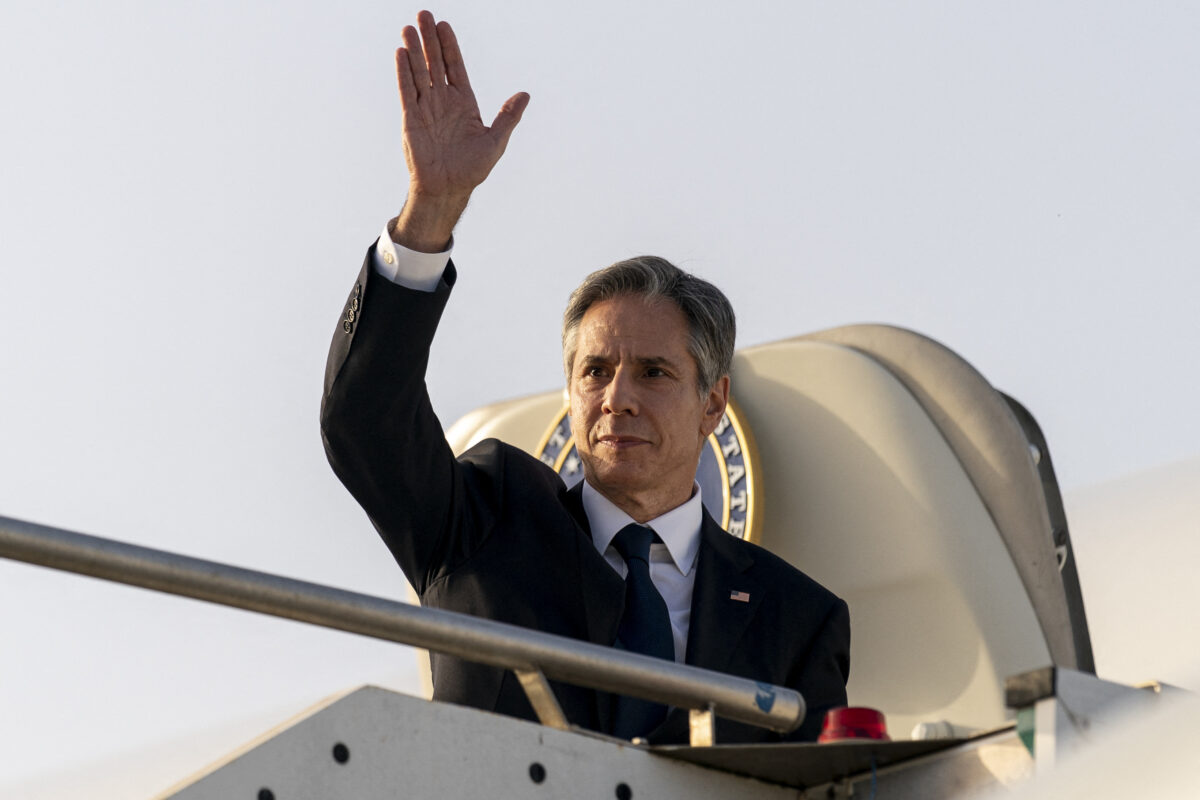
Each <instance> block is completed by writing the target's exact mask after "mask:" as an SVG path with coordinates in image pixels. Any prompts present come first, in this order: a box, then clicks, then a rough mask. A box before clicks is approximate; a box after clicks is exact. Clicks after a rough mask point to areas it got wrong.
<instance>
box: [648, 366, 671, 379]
mask: <svg viewBox="0 0 1200 800" xmlns="http://www.w3.org/2000/svg"><path fill="white" fill-rule="evenodd" d="M666 374H667V373H666V371H665V370H663V369H662V368H660V367H648V368H647V369H646V377H647V378H662V377H664V376H665V375H666Z"/></svg>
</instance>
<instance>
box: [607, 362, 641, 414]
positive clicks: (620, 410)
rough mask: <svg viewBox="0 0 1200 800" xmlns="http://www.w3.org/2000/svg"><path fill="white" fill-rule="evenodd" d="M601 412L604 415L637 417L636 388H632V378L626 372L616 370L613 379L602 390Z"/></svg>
mask: <svg viewBox="0 0 1200 800" xmlns="http://www.w3.org/2000/svg"><path fill="white" fill-rule="evenodd" d="M601 410H602V411H603V412H604V413H606V414H630V415H632V416H637V413H638V403H637V388H636V386H634V382H633V379H632V376H630V374H629V373H628V372H627V371H626V370H624V369H618V370H617V371H616V373H615V374H614V375H613V379H612V380H611V381H609V382H608V386H607V387H606V388H605V390H604V403H603V405H602V406H601Z"/></svg>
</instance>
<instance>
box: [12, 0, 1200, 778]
mask: <svg viewBox="0 0 1200 800" xmlns="http://www.w3.org/2000/svg"><path fill="white" fill-rule="evenodd" d="M416 10H417V8H416V7H407V6H397V5H396V4H393V3H383V2H376V3H368V2H357V3H353V2H347V3H338V4H332V3H320V4H318V3H266V2H246V1H245V0H239V2H236V3H235V2H209V3H169V4H162V3H150V2H107V3H99V4H97V3H86V2H61V3H53V4H48V3H34V2H16V3H14V2H9V3H6V4H5V6H4V10H3V11H2V12H0V52H2V53H3V54H4V56H3V57H4V64H5V67H4V69H3V70H0V98H3V102H4V110H3V124H2V125H0V152H2V153H3V156H2V160H0V163H2V164H3V172H2V183H0V186H2V188H0V221H2V228H0V231H2V232H0V319H2V320H3V322H4V326H5V330H6V336H5V339H6V342H7V346H6V347H4V348H3V350H2V351H0V374H2V375H3V376H4V381H3V384H0V386H2V391H0V514H2V515H6V516H11V517H17V518H24V519H30V520H34V521H39V522H44V523H49V524H53V525H57V526H60V527H64V528H68V529H74V530H81V531H84V532H89V533H95V534H99V535H104V536H110V537H113V538H118V539H123V540H127V541H133V542H138V543H143V544H148V545H151V546H154V547H159V548H163V549H168V550H177V551H181V552H186V553H188V554H193V555H199V556H202V557H205V558H211V559H216V560H224V561H229V562H233V563H237V564H240V565H245V566H251V567H254V568H257V569H262V570H266V571H271V572H278V573H282V574H287V575H293V576H297V577H301V578H305V579H309V580H316V581H321V582H324V583H331V584H335V585H339V586H345V587H349V588H353V589H356V590H359V591H364V592H369V593H373V594H380V595H386V596H392V597H397V598H402V597H404V592H405V588H404V584H403V581H402V579H401V576H400V574H399V571H398V570H397V568H396V567H395V566H394V564H393V563H392V562H391V560H390V558H389V556H388V555H387V553H386V551H385V550H384V548H383V547H382V545H381V544H379V543H378V542H377V540H376V538H375V535H374V533H373V531H372V530H371V528H370V526H369V525H368V524H367V522H366V520H365V518H364V517H363V515H362V513H361V512H360V511H359V510H358V509H357V507H356V506H355V504H354V502H353V501H352V499H351V498H350V497H349V495H348V494H347V493H346V492H345V491H344V490H343V489H342V488H341V486H340V485H339V484H338V483H337V481H336V479H335V478H334V476H333V474H332V472H331V471H330V470H329V468H328V466H327V465H326V463H325V459H324V455H323V453H322V451H321V446H320V441H319V436H318V432H317V410H318V402H319V397H320V390H321V380H322V370H323V364H324V358H325V350H326V347H327V345H328V342H329V338H330V336H331V334H332V332H333V330H334V326H335V324H336V323H337V321H338V318H339V315H340V313H341V308H342V303H343V301H344V299H345V295H346V292H347V290H348V289H349V287H350V284H351V282H352V280H353V278H354V275H355V273H356V271H357V269H358V266H359V263H360V261H361V258H362V254H363V251H364V250H365V249H366V247H367V246H368V244H369V243H370V241H371V240H372V239H373V238H374V237H375V236H376V235H377V234H378V232H379V230H380V228H381V227H382V225H383V223H384V221H385V220H386V219H387V218H388V217H389V216H391V215H392V214H394V213H395V211H396V210H397V209H398V208H399V205H400V204H401V202H402V200H403V189H404V176H403V162H402V158H401V155H400V145H399V107H398V103H397V101H396V99H395V90H394V83H393V76H392V74H391V69H392V67H391V60H392V48H394V46H395V45H396V44H397V43H398V41H399V30H400V27H401V26H402V25H403V24H406V23H408V22H410V21H411V20H412V18H413V17H414V16H415V12H416ZM434 10H435V12H436V13H438V14H439V16H441V17H445V18H447V19H450V20H451V21H452V22H453V23H454V24H455V27H456V29H457V30H458V33H459V37H460V41H461V42H462V46H463V49H464V52H465V54H466V58H467V64H468V67H469V68H470V69H471V73H472V78H473V82H474V84H475V88H476V92H477V94H478V97H479V99H480V102H481V105H482V106H483V108H484V115H485V118H488V119H490V117H491V115H492V114H494V112H495V110H496V108H497V107H498V106H499V104H500V102H501V101H502V100H503V99H504V98H505V97H507V96H508V95H509V94H511V93H512V92H514V91H517V90H525V91H528V92H530V94H531V95H532V102H531V105H530V107H529V110H528V111H527V113H526V116H525V119H524V121H523V122H522V123H521V125H520V127H519V128H518V130H517V132H516V134H515V135H514V137H513V140H512V143H511V145H510V147H509V151H508V153H507V155H506V156H505V158H504V160H503V161H502V162H501V163H500V165H499V166H498V168H497V170H496V172H495V173H494V174H493V176H492V178H491V180H490V181H489V182H488V183H487V184H486V185H485V186H484V187H483V188H482V189H481V190H480V191H479V192H478V193H477V194H476V198H475V200H474V202H473V204H472V207H471V208H470V209H469V210H468V213H467V216H466V218H465V219H464V221H463V223H462V225H461V226H460V228H459V231H458V235H457V249H456V253H455V259H456V262H457V263H458V265H459V267H460V272H461V279H460V281H459V285H458V288H457V289H456V291H455V296H454V298H453V300H452V303H451V306H450V308H449V310H448V312H447V315H446V320H445V322H444V324H443V332H444V333H443V335H442V337H441V338H440V339H439V340H438V341H437V343H436V345H435V350H434V363H433V365H432V367H431V371H430V376H429V384H430V390H431V394H432V395H433V400H434V403H435V407H437V408H438V409H439V411H440V413H441V415H442V418H443V421H444V422H445V423H447V424H449V423H450V422H451V421H453V420H454V419H456V418H457V417H458V416H460V415H461V414H462V413H464V412H466V411H467V410H469V409H471V408H473V407H475V406H478V405H481V404H484V403H486V402H490V401H493V400H497V399H501V398H504V397H510V396H514V395H520V394H527V393H531V392H535V391H541V390H545V389H550V388H555V387H556V386H558V384H559V381H560V375H559V370H560V367H559V357H558V352H557V325H558V316H559V313H560V311H561V308H562V305H563V303H564V300H565V298H566V295H567V293H568V292H569V291H570V289H571V288H572V287H573V286H574V285H575V283H576V282H577V281H578V280H579V278H580V277H582V275H583V274H584V273H586V272H587V271H590V270H591V269H594V268H597V267H600V266H603V265H605V264H607V263H610V262H612V261H614V260H617V259H619V258H623V257H626V256H629V255H634V254H637V253H643V252H649V253H655V254H659V255H663V256H666V257H668V258H670V259H672V260H674V261H676V262H677V263H679V264H681V265H682V266H684V267H686V268H688V269H691V270H693V271H696V272H699V273H700V274H702V275H704V276H705V277H708V278H710V279H711V280H713V281H714V282H716V283H717V284H718V285H720V286H722V287H723V288H724V289H725V290H726V291H727V292H728V294H729V295H730V297H731V298H732V300H733V301H734V305H735V307H736V308H737V309H738V312H739V316H740V323H741V336H740V338H739V343H740V344H741V345H742V346H746V345H750V344H756V343H761V342H765V341H771V340H775V339H780V338H785V337H789V336H794V335H798V334H801V333H805V332H809V331H813V330H817V329H820V328H825V327H831V326H835V325H842V324H848V323H852V322H863V321H872V322H887V323H892V324H897V325H902V326H906V327H911V328H914V329H916V330H918V331H920V332H922V333H925V334H927V335H930V336H932V337H934V338H936V339H939V340H941V341H943V342H944V343H946V344H947V345H949V346H950V347H952V348H953V349H955V350H956V351H958V352H959V353H960V354H962V355H963V356H964V357H965V358H967V359H968V360H969V361H971V362H972V363H973V364H974V365H975V366H976V367H977V368H978V369H980V371H982V372H983V373H984V375H986V376H987V377H988V378H989V379H990V380H992V382H993V383H994V384H996V385H997V386H998V387H1000V388H1002V389H1003V390H1005V391H1007V392H1008V393H1010V394H1012V395H1014V396H1015V397H1017V398H1018V399H1020V400H1021V401H1022V402H1023V403H1025V404H1026V405H1027V406H1028V407H1029V408H1030V409H1031V410H1032V411H1033V413H1034V414H1035V415H1036V416H1037V417H1038V419H1039V421H1040V422H1041V424H1042V427H1043V429H1044V430H1045V432H1046V435H1047V437H1048V439H1049V441H1050V444H1051V448H1052V452H1053V455H1054V459H1055V462H1056V465H1057V468H1058V473H1059V478H1060V481H1061V482H1062V484H1063V485H1064V486H1065V487H1068V488H1070V487H1080V486H1084V485H1087V484H1092V483H1095V482H1098V481H1101V480H1105V479H1109V478H1112V477H1115V476H1119V475H1122V474H1124V473H1128V472H1131V471H1134V470H1141V469H1145V468H1148V467H1151V466H1155V465H1159V464H1162V463H1166V462H1170V461H1175V460H1180V459H1186V458H1191V457H1194V456H1196V455H1197V454H1200V423H1197V414H1196V409H1197V408H1198V407H1200V377H1197V368H1196V366H1195V364H1196V357H1195V355H1194V350H1195V348H1196V342H1197V341H1198V340H1200V320H1198V315H1197V313H1196V302H1197V301H1196V298H1197V297H1198V296H1200V281H1198V280H1197V277H1196V268H1197V264H1198V263H1200V225H1198V224H1197V222H1198V220H1200V157H1198V156H1197V152H1196V144H1195V143H1196V142H1197V141H1200V82H1198V81H1197V80H1196V76H1197V75H1200V48H1198V47H1197V46H1196V42H1197V41H1200V7H1197V6H1195V5H1193V4H1187V3H1155V4H1129V3H1113V2H1094V1H1093V2H1065V3H1055V4H1046V3H1042V2H1036V3H1035V2H1010V3H1003V4H1001V3H971V4H958V3H931V2H915V3H904V4H870V5H867V4H850V3H832V2H828V3H817V2H795V3H783V2H779V3H745V2H743V3H737V4H733V3H723V2H722V3H717V2H709V3H703V4H698V3H694V2H673V3H656V4H648V3H645V2H627V1H625V0H606V2H604V3H596V4H586V5H584V6H583V7H581V8H576V7H570V8H568V7H567V6H564V5H563V4H560V3H552V2H520V1H517V2H508V3H494V2H482V0H474V1H473V2H468V1H467V0H463V2H447V3H443V4H442V5H441V6H439V7H437V8H435V9H434ZM735 391H736V387H735ZM1073 534H1074V536H1075V537H1076V540H1077V542H1079V541H1081V540H1082V539H1083V538H1084V537H1086V532H1083V531H1080V530H1078V529H1076V530H1074V532H1073ZM1085 580H1086V576H1085ZM0 599H2V600H3V603H4V607H5V608H6V609H7V610H6V612H5V614H4V615H3V616H2V617H0V619H2V620H3V622H0V749H2V750H3V751H4V752H5V753H6V755H7V756H9V757H11V758H6V759H5V761H6V763H3V764H0V786H2V785H3V781H4V780H5V779H6V778H9V777H12V776H18V777H19V776H23V775H34V774H41V773H42V772H43V771H45V770H49V769H52V768H54V766H55V765H56V764H57V765H61V764H62V763H63V759H64V753H68V754H74V755H73V756H72V757H74V758H79V757H81V756H79V755H78V754H80V753H84V754H88V755H89V756H91V757H96V758H100V757H103V756H105V755H106V754H107V753H110V752H111V753H116V752H119V751H123V750H131V749H132V750H136V749H137V748H138V747H141V746H143V743H144V742H145V741H147V740H148V739H153V740H155V741H161V740H164V739H168V738H170V737H173V736H183V735H186V734H187V733H188V732H189V731H193V730H195V729H196V728H197V727H198V726H202V725H205V724H215V723H216V722H219V721H223V720H226V719H230V718H234V717H238V716H239V715H244V716H247V717H250V716H254V715H256V714H260V713H268V712H270V711H271V710H272V709H278V708H282V709H284V710H285V711H286V710H294V709H295V707H296V698H297V697H301V698H305V701H306V702H307V699H311V698H315V697H319V696H320V695H322V694H324V693H326V692H329V691H333V690H335V689H338V688H341V687H343V686H347V685H351V684H352V683H354V682H361V681H362V680H373V681H376V682H389V681H390V682H392V683H394V684H395V685H409V684H410V683H411V681H412V669H411V658H410V657H409V656H408V655H407V654H406V653H404V652H402V651H399V650H397V649H396V648H394V647H390V646H387V645H382V644H377V643H373V642H367V641H363V640H359V639H357V638H355V637H349V636H343V635H335V634H326V633H323V632H317V631H308V630H307V629H306V628H304V627H303V626H299V625H293V624H291V623H284V622H276V621H272V620H261V619H256V618H253V617H252V616H251V615H244V614H241V613H239V612H231V611H225V610H213V609H207V608H203V607H201V606H200V605H199V604H196V603H191V602H189V601H182V600H176V599H171V598H165V597H157V596H156V597H150V596H149V595H145V594H143V593H140V592H135V591H133V590H129V589H125V588H121V587H114V586H102V585H99V584H97V583H96V582H94V581H90V580H84V579H80V578H76V577H72V576H65V575H55V574H51V573H49V572H46V571H43V570H38V569H34V568H32V567H27V566H25V565H18V564H12V563H7V562H5V563H0ZM314 654H324V655H325V657H326V660H324V661H323V660H321V659H320V658H318V657H317V656H316V655H314ZM332 656H336V658H333V657H332Z"/></svg>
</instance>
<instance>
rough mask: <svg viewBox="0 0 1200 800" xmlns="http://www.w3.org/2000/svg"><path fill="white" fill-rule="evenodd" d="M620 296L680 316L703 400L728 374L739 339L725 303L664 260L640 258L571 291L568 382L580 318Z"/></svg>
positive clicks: (566, 324) (566, 316) (566, 317)
mask: <svg viewBox="0 0 1200 800" xmlns="http://www.w3.org/2000/svg"><path fill="white" fill-rule="evenodd" d="M621 295H633V296H640V297H642V298H644V299H645V300H646V301H648V302H649V301H652V300H656V299H659V298H662V299H664V300H670V301H671V302H673V303H674V304H675V305H676V306H678V308H679V310H680V311H682V312H683V315H684V317H686V318H687V322H688V352H689V353H690V354H691V356H692V360H693V361H695V362H696V384H697V386H696V388H697V391H699V392H700V394H701V395H704V394H706V393H707V392H708V390H709V389H711V388H712V387H713V385H715V384H716V382H717V381H718V380H720V379H721V377H722V376H723V375H728V374H729V365H730V363H731V362H732V361H733V343H734V339H735V338H736V336H737V320H736V319H735V318H734V315H733V306H732V305H730V304H729V298H727V297H726V296H725V295H724V293H722V292H721V290H720V289H718V288H717V287H716V286H713V285H712V284H711V283H709V282H708V281H706V280H704V279H703V278H698V277H696V276H695V275H691V274H689V273H687V272H684V271H683V270H681V269H679V267H677V266H675V265H674V264H672V263H671V262H670V261H667V260H666V259H665V258H659V257H658V256H638V257H637V258H630V259H626V260H625V261H618V262H617V263H616V264H613V265H612V266H610V267H605V268H604V269H601V270H597V271H596V272H593V273H592V274H591V275H588V276H587V277H586V278H584V280H583V283H581V284H579V288H577V289H576V290H575V291H573V292H571V299H570V300H568V301H567V309H566V311H564V312H563V324H562V348H563V369H564V370H565V371H566V374H567V381H568V383H569V382H570V380H571V368H572V365H573V364H574V362H575V351H576V348H577V340H578V336H579V324H580V323H581V322H582V321H583V316H584V314H586V313H587V310H588V309H589V308H591V307H592V305H594V304H595V303H599V302H601V301H604V300H611V299H612V298H614V297H618V296H621Z"/></svg>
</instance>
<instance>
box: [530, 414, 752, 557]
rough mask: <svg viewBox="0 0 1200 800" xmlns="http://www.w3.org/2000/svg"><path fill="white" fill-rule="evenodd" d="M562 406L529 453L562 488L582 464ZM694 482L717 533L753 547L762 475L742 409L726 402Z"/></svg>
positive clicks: (579, 472)
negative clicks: (717, 527) (552, 473)
mask: <svg viewBox="0 0 1200 800" xmlns="http://www.w3.org/2000/svg"><path fill="white" fill-rule="evenodd" d="M567 411H568V409H567V407H566V406H564V407H563V409H562V410H561V411H559V412H558V414H557V415H556V416H555V417H554V421H553V422H551V424H550V427H549V428H548V429H547V430H546V433H545V434H544V435H543V436H542V440H541V442H540V443H539V444H538V447H537V449H536V450H534V452H533V454H534V455H535V456H536V457H537V458H538V459H540V460H541V462H542V463H543V464H545V465H546V466H548V467H550V468H551V469H553V470H554V471H555V472H557V473H558V474H559V477H561V478H562V479H563V481H565V482H566V484H567V486H574V485H575V484H576V483H579V481H581V480H583V464H582V462H580V460H579V454H578V453H577V452H575V438H574V437H573V436H572V435H571V418H570V417H568V416H567ZM696 483H698V484H700V492H701V494H702V496H703V498H704V507H705V509H707V510H708V513H709V514H711V515H712V518H713V519H714V520H716V521H717V522H718V523H719V524H720V525H721V527H722V528H724V529H725V530H726V531H728V532H729V533H730V535H732V536H736V537H738V538H739V539H746V540H747V541H751V542H754V543H755V544H758V543H759V541H760V539H759V537H760V535H761V533H760V531H759V527H760V526H761V524H762V523H761V520H762V510H761V506H762V499H761V498H762V491H761V489H760V484H761V470H760V468H759V460H758V451H757V449H755V446H754V439H753V438H752V437H751V435H750V429H749V428H748V427H747V426H746V424H745V422H744V421H743V418H742V413H741V410H740V409H739V408H738V407H737V405H736V404H735V403H734V402H733V399H732V398H731V399H730V400H729V405H728V406H727V407H726V408H725V415H724V416H723V417H721V422H720V423H719V424H718V425H717V429H716V430H715V431H713V432H712V434H711V435H710V436H709V437H708V447H705V448H704V450H703V451H702V452H701V453H700V464H699V465H698V466H697V468H696Z"/></svg>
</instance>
